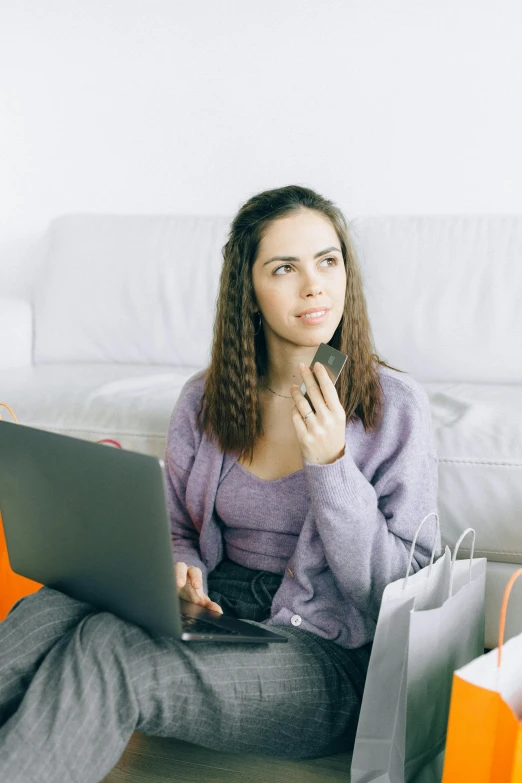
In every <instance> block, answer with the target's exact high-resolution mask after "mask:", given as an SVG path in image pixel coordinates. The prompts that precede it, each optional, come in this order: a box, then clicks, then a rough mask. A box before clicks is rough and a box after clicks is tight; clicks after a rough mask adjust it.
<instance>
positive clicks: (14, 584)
mask: <svg viewBox="0 0 522 783" xmlns="http://www.w3.org/2000/svg"><path fill="white" fill-rule="evenodd" d="M0 406H2V407H4V408H7V410H8V411H9V412H10V413H11V415H12V417H13V419H14V420H15V422H16V423H17V424H18V419H17V418H16V416H15V414H14V413H13V411H12V410H11V408H10V407H9V405H6V404H5V402H0ZM1 418H2V417H1V416H0V419H1ZM1 507H2V498H0V509H1ZM41 587H43V585H42V584H40V582H33V580H32V579H27V577H25V576H20V574H16V573H15V572H14V571H13V570H12V569H11V566H10V564H9V556H8V553H7V544H6V542H5V535H4V526H3V524H2V513H1V511H0V620H4V619H5V618H6V617H7V615H8V614H9V610H10V609H11V608H12V607H13V606H14V605H15V603H16V602H17V601H19V600H20V598H23V597H24V596H26V595H30V594H31V593H36V591H37V590H39V589H40V588H41Z"/></svg>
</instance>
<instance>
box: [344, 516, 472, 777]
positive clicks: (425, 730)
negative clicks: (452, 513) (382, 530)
mask: <svg viewBox="0 0 522 783" xmlns="http://www.w3.org/2000/svg"><path fill="white" fill-rule="evenodd" d="M431 514H435V512H431V513H430V514H428V515H427V516H426V517H425V518H424V519H423V520H422V522H421V523H420V525H419V528H418V530H417V532H416V534H415V537H414V539H413V542H412V546H411V550H410V559H409V563H408V569H407V572H406V574H407V575H406V577H404V579H399V580H397V581H396V582H392V583H391V584H389V585H387V587H386V588H385V590H384V593H383V598H382V603H381V608H380V611H379V617H378V619H377V628H376V632H375V637H374V642H373V648H372V654H371V657H370V663H369V667H368V674H367V677H366V684H365V688H364V694H363V700H362V705H361V712H360V716H359V723H358V727H357V734H356V737H355V745H354V749H353V756H352V766H351V783H440V781H441V779H442V770H443V766H444V747H445V740H446V731H447V723H448V714H449V705H450V699H451V687H452V682H453V672H454V671H455V669H457V668H459V667H460V666H463V665H464V664H466V663H468V662H469V661H471V660H473V659H474V658H476V657H477V656H478V655H481V654H482V653H483V651H484V624H485V584H486V565H487V560H486V558H475V559H473V550H474V546H475V531H474V530H473V529H472V528H468V529H467V530H466V531H465V532H464V533H463V534H462V536H461V537H460V539H459V541H458V542H457V544H456V546H455V551H454V554H453V559H452V560H450V556H451V555H450V550H449V549H448V547H446V549H445V551H444V554H443V555H442V556H441V557H440V558H439V559H438V560H437V561H436V562H435V563H433V552H432V557H431V561H430V564H429V565H428V566H426V567H425V568H423V569H421V570H420V571H417V572H416V573H414V574H413V575H412V576H408V573H409V570H410V566H411V561H412V559H413V552H414V548H415V542H416V540H417V535H418V533H419V531H420V529H421V527H422V525H423V524H424V522H425V521H426V519H428V517H429V516H431ZM435 516H436V518H437V529H438V524H439V521H438V515H437V514H435ZM468 532H471V533H473V546H472V549H471V557H470V560H460V561H457V560H456V555H457V551H458V547H459V546H460V542H461V541H462V539H463V538H464V536H465V535H466V534H467V533H468Z"/></svg>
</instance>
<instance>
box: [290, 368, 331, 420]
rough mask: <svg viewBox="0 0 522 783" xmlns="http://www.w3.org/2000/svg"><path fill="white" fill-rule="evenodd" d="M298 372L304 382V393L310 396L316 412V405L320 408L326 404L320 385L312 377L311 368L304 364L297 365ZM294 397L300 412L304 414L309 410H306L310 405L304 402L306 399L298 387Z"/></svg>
mask: <svg viewBox="0 0 522 783" xmlns="http://www.w3.org/2000/svg"><path fill="white" fill-rule="evenodd" d="M299 372H300V373H301V377H302V379H303V381H304V382H305V386H306V393H307V394H308V396H309V397H310V399H311V401H312V404H313V406H314V408H315V410H316V412H317V409H318V407H319V408H321V406H326V403H325V401H324V397H323V393H322V391H321V387H320V386H319V383H318V381H317V380H316V378H315V377H314V374H313V372H312V371H311V369H310V368H309V367H307V366H306V365H305V364H300V365H299ZM294 399H295V401H296V405H297V406H298V408H299V410H300V411H301V413H302V414H303V415H304V416H306V414H307V413H309V412H310V411H309V410H308V409H309V408H310V405H309V404H308V403H307V402H306V399H305V397H304V395H303V393H302V392H301V390H300V389H298V394H296V395H294ZM303 403H304V404H303Z"/></svg>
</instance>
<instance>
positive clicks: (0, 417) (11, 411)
mask: <svg viewBox="0 0 522 783" xmlns="http://www.w3.org/2000/svg"><path fill="white" fill-rule="evenodd" d="M0 406H2V407H4V408H7V410H8V411H9V413H10V414H11V416H12V417H13V419H14V420H15V423H16V424H18V419H17V418H16V415H15V413H14V411H13V410H11V408H10V407H9V405H6V403H5V402H0ZM0 421H2V416H1V415H0Z"/></svg>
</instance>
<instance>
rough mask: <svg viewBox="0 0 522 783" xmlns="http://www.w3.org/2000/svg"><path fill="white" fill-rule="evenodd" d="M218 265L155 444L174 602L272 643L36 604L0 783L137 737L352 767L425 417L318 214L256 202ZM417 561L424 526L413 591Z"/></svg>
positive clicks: (330, 209) (419, 475)
mask: <svg viewBox="0 0 522 783" xmlns="http://www.w3.org/2000/svg"><path fill="white" fill-rule="evenodd" d="M223 256H224V264H223V269H222V274H221V280H220V291H219V297H218V303H217V312H216V320H215V329H214V340H213V347H212V356H211V362H210V365H209V367H208V368H206V369H205V370H204V371H201V372H199V373H196V374H195V375H194V376H192V377H191V378H189V379H188V381H187V382H186V383H185V385H184V387H183V389H182V391H181V393H180V395H179V398H178V400H177V402H176V405H175V407H174V410H173V413H172V417H171V421H170V425H169V431H168V438H167V453H166V460H165V462H166V479H167V490H168V505H169V514H170V519H171V528H172V545H173V555H174V561H175V570H176V579H177V587H178V592H179V594H180V596H182V597H183V598H186V599H188V600H190V601H193V602H195V603H198V604H201V605H206V606H208V607H209V608H211V609H214V610H216V611H224V612H225V613H227V614H231V615H235V616H237V617H241V618H243V619H245V620H246V621H247V622H251V623H263V624H265V625H268V626H270V625H273V626H276V628H275V629H276V630H277V631H278V633H282V634H284V635H286V636H287V639H288V641H287V642H286V643H285V644H231V645H230V646H229V645H225V646H224V645H222V644H220V645H218V644H215V643H205V644H197V643H184V642H180V641H178V640H173V639H170V638H168V637H160V638H156V639H153V638H152V637H151V636H150V635H149V634H148V633H146V632H145V631H144V630H143V629H141V628H139V627H138V626H136V625H134V624H132V623H129V622H127V621H124V620H122V619H120V618H118V617H116V616H114V615H113V614H111V613H109V612H99V611H97V610H94V608H93V607H92V606H90V605H89V604H86V603H82V602H79V601H76V600H73V599H71V598H69V597H68V596H65V595H63V594H62V593H60V592H58V591H55V590H52V589H50V588H48V587H43V588H42V589H41V590H40V591H39V592H37V593H34V594H33V595H30V596H27V597H25V598H23V599H21V600H20V601H19V602H18V603H17V604H15V606H14V607H13V608H12V609H11V612H10V613H9V615H8V616H7V618H6V619H5V620H4V622H3V623H1V624H0V727H1V728H0V779H1V780H9V781H10V782H11V783H22V781H24V782H25V781H33V780H38V781H42V782H46V783H49V782H50V781H60V783H61V781H64V780H75V781H85V783H90V782H91V781H92V783H97V781H100V780H102V778H103V777H104V776H105V775H106V774H107V773H108V772H109V771H110V770H111V769H112V767H113V766H114V765H115V764H116V763H117V761H118V760H119V758H120V757H121V754H122V753H123V751H124V749H125V747H126V745H127V743H128V741H129V739H130V737H131V734H132V732H133V731H135V730H137V731H141V732H143V733H146V734H155V735H158V736H164V737H177V738H179V739H183V740H188V741H190V742H195V743H198V744H201V745H203V746H206V747H209V748H213V749H217V750H224V751H237V752H243V753H254V754H258V755H268V756H279V757H282V758H294V759H300V758H314V757H318V756H324V755H329V754H331V753H335V752H341V751H348V750H350V748H351V747H352V746H353V741H354V737H355V732H356V728H357V720H358V716H359V710H360V705H361V699H362V694H363V689H364V682H365V677H366V672H367V668H368V663H369V657H370V652H371V646H372V639H373V634H374V631H375V625H376V621H377V616H378V612H379V606H380V601H381V598H382V592H383V590H384V588H385V586H386V584H388V583H389V582H390V581H393V580H395V579H398V578H400V577H402V576H404V575H405V572H406V569H407V564H408V556H409V549H410V546H411V542H412V540H413V536H414V534H415V530H416V529H417V527H418V525H419V523H420V521H421V520H422V519H423V518H424V517H425V516H426V514H428V513H429V512H430V511H433V510H436V503H437V467H438V465H437V454H436V450H435V442H434V436H433V431H432V427H431V417H430V408H429V402H428V398H427V395H426V393H425V391H424V390H423V388H422V387H421V385H420V384H419V383H417V382H416V381H414V380H413V379H411V378H409V377H408V376H407V375H406V374H405V373H401V371H399V370H396V369H395V368H393V367H390V366H389V365H387V364H386V363H385V362H383V361H382V360H380V359H379V358H378V356H377V355H376V354H375V353H373V352H372V344H371V330H370V326H369V322H368V317H367V310H366V304H365V300H364V295H363V288H362V281H361V276H360V272H359V269H358V265H357V260H356V255H355V252H354V249H353V247H352V245H351V242H350V239H349V236H348V230H347V226H346V221H345V219H344V217H343V215H342V213H341V212H340V210H339V209H338V208H337V207H335V206H334V204H333V203H332V202H330V201H327V200H326V199H324V198H323V197H321V196H320V195H318V194H317V193H315V192H314V191H312V190H310V189H307V188H304V187H299V186H289V187H284V188H280V189H277V190H271V191H267V192H264V193H261V194H259V195H257V196H254V197H253V198H251V199H250V200H249V201H248V202H247V203H246V204H245V205H244V206H243V207H242V208H241V209H240V211H239V213H238V215H237V216H236V218H235V219H234V220H233V222H232V225H231V230H230V236H229V240H228V242H227V244H226V245H225V247H224V248H223ZM314 308H322V309H323V310H325V311H326V312H325V313H324V315H323V317H321V318H319V319H316V320H315V321H314V320H310V319H306V317H305V316H304V315H303V313H304V312H305V311H307V310H310V309H314ZM321 342H324V343H329V344H330V345H332V346H333V347H334V348H337V349H338V350H340V351H342V352H343V353H345V354H347V356H348V360H347V363H346V365H345V367H344V369H343V371H342V373H341V376H340V377H339V380H338V382H337V384H336V385H334V384H333V383H332V382H331V380H330V378H329V376H328V374H327V372H326V370H325V369H324V368H323V367H320V366H319V367H317V368H313V369H314V374H315V377H314V374H312V371H311V369H310V367H309V365H310V363H311V361H312V359H313V357H314V355H315V352H316V349H317V346H318V345H319V344H320V343H321ZM303 381H304V383H305V384H306V389H307V393H308V396H309V398H310V400H311V401H312V403H313V406H314V409H312V408H311V406H310V404H309V402H308V401H307V400H306V398H305V397H304V396H303V394H302V393H301V391H300V386H301V384H302V383H303ZM434 543H435V547H436V550H437V552H439V551H440V540H438V539H437V537H436V533H435V525H434V518H432V524H431V527H430V525H429V523H428V522H427V523H426V524H425V525H424V526H423V527H422V529H421V532H420V533H419V536H418V539H417V545H416V549H415V553H414V558H413V563H412V566H413V569H414V570H415V571H416V570H418V569H419V568H422V567H424V566H425V565H427V563H428V561H429V558H430V555H431V549H432V546H433V545H434Z"/></svg>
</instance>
